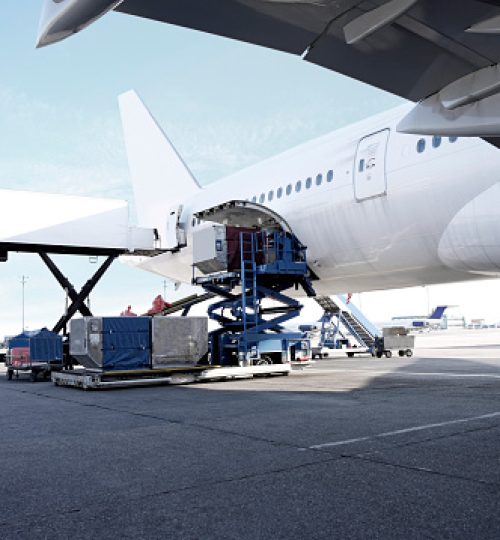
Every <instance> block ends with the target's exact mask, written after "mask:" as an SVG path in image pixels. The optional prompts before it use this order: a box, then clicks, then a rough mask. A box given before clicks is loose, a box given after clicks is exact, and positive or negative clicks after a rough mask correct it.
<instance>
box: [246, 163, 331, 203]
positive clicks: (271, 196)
mask: <svg viewBox="0 0 500 540" xmlns="http://www.w3.org/2000/svg"><path fill="white" fill-rule="evenodd" d="M326 181H327V182H332V181H333V171H331V170H330V171H328V172H327V173H326ZM322 183H323V175H322V174H321V173H320V174H317V175H316V179H315V180H314V184H315V185H316V186H321V184H322ZM302 185H304V189H311V187H312V185H313V179H312V177H311V176H310V177H309V178H307V179H306V180H305V181H304V182H302V180H297V182H296V183H295V186H294V185H293V184H288V185H287V186H286V188H285V189H283V188H282V187H279V188H278V189H277V190H276V193H275V192H274V190H273V189H271V190H270V191H268V192H267V200H268V201H269V202H271V201H272V200H273V199H274V198H275V196H276V199H281V197H283V195H284V194H286V195H287V196H288V195H291V194H292V191H294V190H295V192H296V193H299V192H300V191H301V190H302ZM265 200H266V194H265V193H261V194H260V196H259V197H258V201H259V203H260V204H263V203H264V202H265ZM252 202H257V195H254V196H253V197H252Z"/></svg>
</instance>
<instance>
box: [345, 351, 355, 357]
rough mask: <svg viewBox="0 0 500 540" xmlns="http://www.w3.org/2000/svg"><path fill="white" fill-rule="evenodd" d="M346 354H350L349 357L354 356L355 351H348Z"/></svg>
mask: <svg viewBox="0 0 500 540" xmlns="http://www.w3.org/2000/svg"><path fill="white" fill-rule="evenodd" d="M346 354H347V356H348V357H349V358H352V357H353V356H354V353H353V352H348V353H346Z"/></svg>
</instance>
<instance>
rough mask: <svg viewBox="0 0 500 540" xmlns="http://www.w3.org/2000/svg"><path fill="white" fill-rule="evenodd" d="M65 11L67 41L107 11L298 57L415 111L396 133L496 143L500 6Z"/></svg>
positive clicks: (190, 6) (218, 1)
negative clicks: (383, 93)
mask: <svg viewBox="0 0 500 540" xmlns="http://www.w3.org/2000/svg"><path fill="white" fill-rule="evenodd" d="M46 2H53V0H46ZM64 2H66V3H67V7H66V8H64V9H63V7H60V8H54V4H53V3H52V7H51V9H52V10H54V9H60V10H61V13H63V11H64V16H65V17H67V18H68V20H70V21H71V24H72V28H71V29H69V31H68V32H67V34H66V35H69V34H70V33H73V32H76V31H78V30H80V29H81V28H83V27H85V26H86V25H87V24H90V22H92V21H93V20H95V19H96V18H98V17H99V16H100V15H102V14H104V13H106V12H107V11H109V10H110V9H114V10H115V11H119V12H122V13H127V14H131V15H136V16H139V17H145V18H149V19H153V20H156V21H161V22H165V23H169V24H174V25H178V26H183V27H187V28H193V29H196V30H200V31H203V32H208V33H211V34H216V35H220V36H225V37H228V38H232V39H236V40H239V41H245V42H249V43H254V44H257V45H262V46H265V47H269V48H272V49H277V50H281V51H285V52H288V53H291V54H296V55H301V56H302V57H303V58H304V59H305V60H306V61H308V62H312V63H314V64H318V65H320V66H323V67H325V68H327V69H331V70H333V71H336V72H338V73H342V74H344V75H347V76H349V77H353V78H355V79H358V80H360V81H363V82H365V83H368V84H370V85H372V86H375V87H378V88H381V89H383V90H387V91H389V92H392V93H394V94H397V95H399V96H401V97H404V98H407V99H409V100H411V101H415V102H421V103H420V106H417V107H416V108H415V109H414V110H413V111H412V112H411V113H410V115H409V116H408V117H407V118H406V119H405V120H404V121H403V122H402V124H401V125H400V126H399V128H400V131H403V132H408V133H425V134H433V133H434V134H440V135H457V136H458V135H462V136H467V135H468V136H484V137H496V136H499V135H500V113H499V111H500V97H499V94H498V93H497V92H498V91H500V66H499V63H500V47H499V46H498V45H499V43H500V0H482V1H479V0H455V1H453V2H451V1H450V0H364V1H362V0H123V1H121V2H117V1H116V0H63V4H64ZM72 4H74V5H75V6H76V7H75V8H74V9H75V10H76V9H79V10H80V12H78V13H80V14H82V13H84V11H82V10H83V8H84V6H85V5H89V6H91V5H93V4H95V6H96V7H95V9H94V11H92V10H90V11H88V10H87V11H88V15H85V16H87V17H88V20H87V21H79V20H78V17H77V18H76V19H75V18H74V17H73V19H71V17H70V16H69V15H68V14H70V12H71V10H70V8H71V5H72ZM60 5H61V6H62V4H60ZM51 13H52V12H51ZM85 13H87V12H85ZM49 14H50V13H49ZM56 15H57V14H56ZM42 22H43V21H42ZM59 22H60V21H59ZM63 26H64V25H63ZM63 26H61V25H60V24H59V26H57V25H56V26H55V27H54V28H56V29H57V30H58V32H59V34H58V35H56V32H54V36H55V38H56V39H53V40H52V41H56V40H57V39H60V38H61V37H66V35H65V34H64V30H65V29H64V27H63ZM42 27H43V24H42ZM58 36H59V37H58ZM43 37H44V36H42V38H43ZM45 42H47V43H49V42H51V41H50V35H49V36H48V39H47V33H46V34H45ZM39 43H40V41H39ZM41 44H42V45H43V44H45V43H44V40H43V39H42V40H41ZM497 68H498V69H497ZM492 119H493V120H492Z"/></svg>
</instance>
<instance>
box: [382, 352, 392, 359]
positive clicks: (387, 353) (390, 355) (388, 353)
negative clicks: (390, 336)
mask: <svg viewBox="0 0 500 540" xmlns="http://www.w3.org/2000/svg"><path fill="white" fill-rule="evenodd" d="M384 354H385V357H386V358H392V351H385V353H384Z"/></svg>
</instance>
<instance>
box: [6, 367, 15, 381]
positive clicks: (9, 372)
mask: <svg viewBox="0 0 500 540" xmlns="http://www.w3.org/2000/svg"><path fill="white" fill-rule="evenodd" d="M13 374H14V371H13V370H12V369H8V370H7V380H8V381H11V380H12V375H13Z"/></svg>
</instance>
